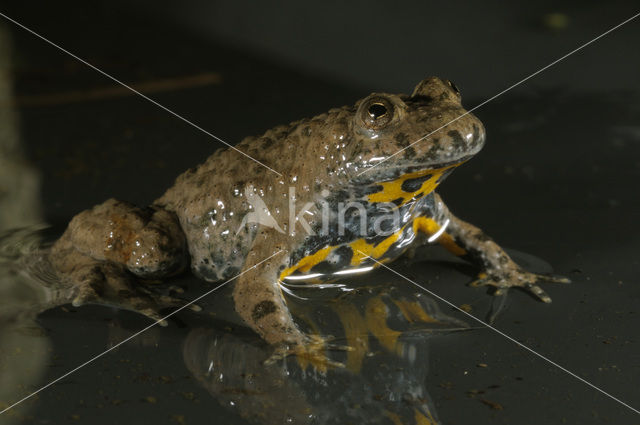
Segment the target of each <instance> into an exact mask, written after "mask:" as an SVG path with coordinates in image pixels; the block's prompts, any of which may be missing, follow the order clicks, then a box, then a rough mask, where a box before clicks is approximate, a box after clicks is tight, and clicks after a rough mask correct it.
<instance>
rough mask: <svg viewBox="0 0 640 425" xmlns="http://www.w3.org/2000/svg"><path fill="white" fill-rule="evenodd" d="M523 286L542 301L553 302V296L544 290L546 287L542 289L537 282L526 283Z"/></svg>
mask: <svg viewBox="0 0 640 425" xmlns="http://www.w3.org/2000/svg"><path fill="white" fill-rule="evenodd" d="M522 288H523V289H524V290H525V291H527V292H529V293H531V294H533V295H534V296H535V297H536V298H538V299H539V300H540V301H542V302H544V303H550V302H551V297H550V296H549V295H547V293H546V292H545V291H544V289H542V288H541V287H539V286H538V285H536V284H535V283H525V284H524V285H522Z"/></svg>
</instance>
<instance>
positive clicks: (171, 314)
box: [0, 250, 282, 415]
mask: <svg viewBox="0 0 640 425" xmlns="http://www.w3.org/2000/svg"><path fill="white" fill-rule="evenodd" d="M281 252H282V250H279V251H277V252H276V253H275V254H273V255H271V256H269V257H267V258H265V259H264V260H262V261H260V262H259V263H257V264H255V265H254V266H252V267H250V268H248V269H246V270H244V271H243V272H242V273H239V274H237V275H235V276H234V277H232V278H231V279H229V280H227V281H225V282H222V283H221V284H220V285H218V286H216V287H215V288H213V289H211V290H210V291H207V292H205V293H204V294H202V295H200V296H199V297H198V298H196V299H194V300H193V301H189V302H188V303H187V304H185V305H183V306H181V307H180V308H178V309H176V310H175V311H172V312H171V313H169V314H167V315H166V316H164V317H163V318H161V319H158V320H156V321H155V322H153V323H152V324H150V325H149V326H147V327H146V328H144V329H142V330H140V331H138V332H136V333H135V334H133V335H131V336H129V337H127V338H125V339H123V340H122V341H120V342H119V343H117V344H116V345H114V346H113V347H110V348H109V349H107V350H105V351H103V352H102V353H100V354H98V355H97V356H94V357H92V358H91V359H89V360H87V361H86V362H84V363H82V364H81V365H80V366H78V367H76V368H74V369H71V370H70V371H69V372H67V373H65V374H64V375H62V376H59V377H58V378H56V379H54V380H53V381H51V382H49V383H48V384H47V385H45V386H43V387H40V388H39V389H37V390H36V391H34V392H32V393H31V394H29V395H28V396H25V397H23V398H21V399H20V400H18V401H16V402H15V403H13V404H11V405H10V406H8V407H5V408H4V409H3V410H2V411H0V415H2V414H3V413H5V412H6V411H8V410H10V409H12V408H14V407H16V406H17V405H18V404H20V403H22V402H23V401H26V400H28V399H30V398H31V397H33V396H34V395H36V394H38V393H39V392H40V391H43V390H45V389H47V388H49V387H50V386H52V385H53V384H55V383H56V382H58V381H60V380H62V379H64V378H66V377H67V376H69V375H71V374H72V373H74V372H77V371H78V370H80V369H82V368H83V367H85V366H87V365H88V364H90V363H93V362H94V361H96V360H97V359H99V358H100V357H102V356H104V355H105V354H107V353H109V352H110V351H112V350H114V349H116V348H118V347H120V346H121V345H122V344H124V343H126V342H128V341H130V340H132V339H133V338H135V337H137V336H138V335H140V334H141V333H143V332H146V331H147V330H149V329H151V328H152V327H154V326H156V325H158V324H160V323H161V322H163V321H165V320H167V319H168V318H169V317H171V316H173V315H174V314H176V313H178V312H180V311H182V310H184V309H185V308H187V307H189V306H190V305H192V304H194V303H196V302H198V301H199V300H201V299H202V298H204V297H206V296H207V295H209V294H211V293H213V292H215V291H217V290H218V289H220V288H222V287H223V286H224V285H226V284H227V283H229V282H231V281H232V280H234V279H237V278H238V277H240V276H242V275H243V274H245V273H247V272H248V271H251V270H253V269H254V268H256V267H258V266H259V265H260V264H262V263H264V262H265V261H267V260H270V259H271V258H273V257H275V256H276V255H278V254H280V253H281Z"/></svg>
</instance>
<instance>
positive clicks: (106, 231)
mask: <svg viewBox="0 0 640 425" xmlns="http://www.w3.org/2000/svg"><path fill="white" fill-rule="evenodd" d="M50 260H51V264H52V265H53V267H54V269H55V271H56V273H57V274H58V276H59V277H60V279H61V283H62V285H63V286H66V287H68V296H69V299H70V300H71V301H72V303H73V304H74V305H76V306H78V305H82V304H85V303H97V304H108V305H113V306H116V307H120V308H125V309H130V310H134V311H137V312H140V313H142V314H144V315H146V316H148V317H151V318H153V319H155V320H157V319H158V318H160V315H159V310H160V309H162V308H165V307H172V306H176V305H180V304H184V302H181V301H180V300H177V299H175V298H172V297H168V296H161V295H157V294H153V293H152V292H150V291H148V290H147V289H146V288H145V287H144V286H142V285H140V284H139V283H138V280H137V279H136V277H138V278H142V279H158V278H162V277H166V276H170V275H172V274H175V273H178V272H180V271H182V270H183V269H184V268H185V266H186V264H187V260H188V255H187V249H186V243H185V239H184V235H183V233H182V230H181V229H180V226H179V224H178V222H177V218H176V217H175V216H174V215H173V214H172V213H170V212H168V211H165V210H162V209H158V208H154V207H150V208H145V209H142V208H138V207H136V206H134V205H131V204H128V203H125V202H121V201H117V200H114V199H110V200H108V201H106V202H104V203H103V204H100V205H98V206H96V207H94V208H92V209H90V210H86V211H83V212H81V213H80V214H78V215H77V216H75V217H74V218H73V220H71V222H70V223H69V226H68V228H67V230H66V231H65V233H64V234H63V235H62V237H61V238H60V239H59V240H58V241H56V243H55V244H54V245H53V246H52V247H51V252H50Z"/></svg>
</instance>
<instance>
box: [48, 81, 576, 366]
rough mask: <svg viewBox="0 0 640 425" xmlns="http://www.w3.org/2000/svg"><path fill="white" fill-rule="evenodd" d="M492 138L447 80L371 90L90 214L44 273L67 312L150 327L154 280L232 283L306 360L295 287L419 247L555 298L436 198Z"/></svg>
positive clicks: (318, 339) (286, 350)
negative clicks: (101, 311) (394, 90)
mask: <svg viewBox="0 0 640 425" xmlns="http://www.w3.org/2000/svg"><path fill="white" fill-rule="evenodd" d="M485 139H486V131H485V128H484V126H483V124H482V122H481V121H480V120H479V119H478V118H477V117H476V116H475V115H474V114H472V113H470V112H468V111H466V110H465V109H464V108H463V106H462V100H461V94H460V91H459V90H458V88H457V87H456V86H455V84H453V83H452V82H451V81H449V80H446V79H441V78H438V77H428V78H426V79H424V80H422V81H421V82H419V83H418V84H417V85H416V87H415V88H414V90H413V92H412V94H411V95H407V94H389V93H377V92H376V93H372V94H370V95H369V96H367V97H365V98H363V99H361V100H358V101H357V102H356V103H355V104H352V105H348V106H343V107H338V108H333V109H330V110H329V111H327V112H325V113H322V114H320V115H317V116H315V117H312V118H304V119H301V120H298V121H295V122H292V123H290V124H287V125H280V126H276V127H274V128H272V129H270V130H268V131H266V132H265V133H264V134H262V135H260V136H252V137H247V138H245V139H243V140H242V141H241V142H239V143H238V144H237V145H235V146H234V147H231V148H227V149H219V150H217V151H215V152H214V153H213V154H212V155H211V156H210V157H209V158H207V159H206V160H205V161H204V162H203V163H202V164H200V165H198V166H196V167H194V168H191V169H189V170H187V171H186V172H184V173H183V174H181V175H180V176H178V177H177V179H176V181H175V183H174V185H173V186H172V187H170V188H168V189H167V190H166V192H165V193H164V194H163V195H162V196H160V197H159V198H158V199H156V200H155V201H154V202H152V204H151V205H149V206H147V207H139V206H136V205H134V204H132V203H129V202H125V201H119V200H116V199H109V200H107V201H105V202H104V203H102V204H100V205H97V206H95V207H93V208H91V209H89V210H85V211H83V212H81V213H79V214H78V215H76V216H75V217H74V218H73V219H72V220H71V221H70V223H69V225H68V227H67V229H66V230H65V231H64V233H63V234H62V236H61V237H60V238H59V239H58V240H57V241H56V242H55V243H54V244H53V246H52V247H51V251H50V262H51V264H52V266H53V268H54V269H55V271H56V273H57V275H58V276H59V279H60V282H62V285H64V287H65V288H67V291H68V293H69V299H70V300H72V304H73V305H74V306H80V305H83V304H87V303H103V304H111V305H116V306H118V307H122V308H128V309H130V310H134V311H136V312H140V313H142V314H144V315H146V316H148V317H149V318H151V319H154V320H158V321H161V320H162V315H161V313H160V312H161V310H162V309H164V308H167V307H175V306H178V305H181V304H184V301H183V300H181V299H180V298H178V297H174V296H173V295H172V294H159V293H158V292H157V291H154V290H151V289H149V288H151V287H152V284H153V283H154V282H157V281H163V280H166V279H168V278H169V277H171V276H175V275H178V274H180V273H183V272H185V271H186V270H187V269H189V268H190V269H191V271H192V272H193V273H194V274H195V275H196V276H197V277H199V278H201V279H203V280H205V281H207V282H228V281H233V283H232V285H234V286H233V294H232V298H233V303H234V307H235V310H236V312H237V313H238V315H239V316H240V317H241V318H242V320H243V321H244V323H245V324H246V325H247V326H248V327H249V328H251V329H252V330H253V331H255V333H257V334H258V335H259V336H260V337H261V338H262V339H263V340H264V341H266V342H267V343H268V344H270V345H272V346H275V347H279V348H278V350H280V352H281V353H283V355H289V354H291V353H294V354H297V355H300V356H305V355H306V356H308V357H309V358H312V359H319V358H322V356H323V354H321V353H322V352H323V350H325V349H328V348H330V347H331V343H330V341H329V338H328V337H326V338H325V337H322V336H319V335H315V334H313V333H312V332H309V331H304V330H302V328H301V327H300V326H299V325H298V324H297V323H296V322H295V320H294V318H293V317H292V314H291V312H290V310H289V308H288V307H287V296H288V294H290V293H291V288H293V287H295V285H310V286H313V285H321V284H324V283H325V282H329V281H331V282H333V281H339V280H340V278H343V277H344V276H348V275H350V274H353V273H358V274H359V273H364V272H368V271H370V270H372V269H375V268H377V267H379V266H380V265H381V264H387V263H391V262H393V261H394V260H396V259H398V258H399V257H401V256H402V255H405V254H407V253H408V252H409V251H411V250H413V249H415V248H416V247H418V246H422V245H424V244H430V243H434V242H438V243H439V244H440V245H442V246H444V247H445V248H446V249H447V250H449V251H450V252H451V253H453V254H454V255H456V256H458V257H460V258H462V259H463V260H467V261H469V262H470V263H472V264H474V265H476V266H478V267H479V269H480V273H479V275H478V276H479V277H478V279H477V280H476V281H474V282H473V283H472V285H473V286H488V287H490V288H493V290H494V293H495V294H498V295H500V294H503V293H505V291H507V290H508V289H510V288H521V289H523V290H525V291H528V292H529V293H531V294H532V295H533V296H535V297H536V298H538V299H539V300H541V301H543V302H546V303H548V302H551V298H550V297H549V296H548V295H547V293H546V292H545V291H544V290H543V289H542V287H541V286H540V284H541V283H542V282H561V283H564V282H567V281H568V280H567V279H565V278H563V277H559V276H553V275H544V274H535V273H531V272H529V271H526V270H524V269H523V268H521V267H520V266H519V265H518V264H516V262H514V261H513V260H512V259H511V257H510V256H509V255H508V254H507V253H506V252H505V250H504V249H503V248H501V247H500V246H499V245H498V244H497V243H496V242H494V241H493V240H492V239H491V238H490V237H489V236H487V235H486V234H485V233H484V232H483V231H482V230H480V229H479V228H478V227H476V226H474V225H472V224H470V223H467V222H465V221H463V220H461V219H459V218H458V217H456V216H455V215H453V214H452V213H451V212H450V211H449V209H448V207H447V206H446V205H445V203H444V201H443V200H442V198H441V197H440V196H439V194H437V193H436V188H437V187H438V186H439V185H440V183H442V181H443V180H444V179H445V178H446V177H447V176H448V175H449V174H450V173H451V172H452V171H453V170H454V169H455V168H456V167H458V166H459V165H461V164H463V163H465V162H467V161H468V160H469V159H471V158H472V157H473V156H475V155H476V154H477V153H478V152H480V150H481V149H482V147H483V146H484V144H485ZM239 153H241V154H242V155H240V154H239ZM256 200H259V201H260V202H256ZM292 205H293V208H294V210H293V211H291V207H292ZM301 206H302V208H301ZM345 206H347V207H348V208H347V209H349V208H351V210H353V211H355V213H347V212H345V211H339V210H340V208H341V207H342V208H343V210H344V207H345ZM353 211H352V212H353ZM265 218H266V219H265ZM320 287H321V286H320ZM163 324H166V323H163Z"/></svg>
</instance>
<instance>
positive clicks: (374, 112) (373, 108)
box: [367, 102, 389, 120]
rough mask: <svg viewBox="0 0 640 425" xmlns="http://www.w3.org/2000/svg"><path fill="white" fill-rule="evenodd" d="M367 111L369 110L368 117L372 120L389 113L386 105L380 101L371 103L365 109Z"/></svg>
mask: <svg viewBox="0 0 640 425" xmlns="http://www.w3.org/2000/svg"><path fill="white" fill-rule="evenodd" d="M367 112H369V117H370V118H371V119H373V120H378V119H381V118H384V116H385V115H387V114H388V113H389V111H387V107H386V106H384V105H383V104H382V103H380V102H376V103H372V104H371V105H370V106H369V109H367Z"/></svg>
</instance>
